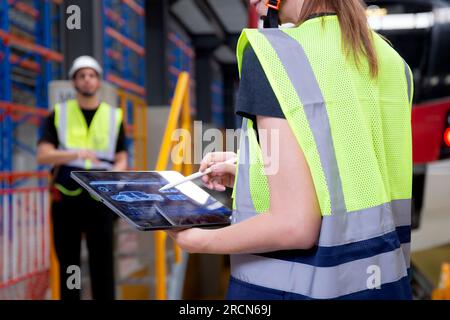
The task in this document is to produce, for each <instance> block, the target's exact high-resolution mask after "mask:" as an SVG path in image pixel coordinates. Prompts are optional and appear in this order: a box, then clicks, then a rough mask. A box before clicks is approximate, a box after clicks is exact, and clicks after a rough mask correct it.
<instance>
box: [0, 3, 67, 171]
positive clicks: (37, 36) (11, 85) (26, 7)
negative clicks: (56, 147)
mask: <svg viewBox="0 0 450 320" xmlns="http://www.w3.org/2000/svg"><path fill="white" fill-rule="evenodd" d="M60 4H61V1H57V0H53V1H50V0H21V1H19V0H0V65H1V68H0V104H1V108H0V119H1V122H0V133H1V138H0V139H1V148H0V171H3V172H13V171H14V159H13V154H14V152H13V151H14V148H18V149H19V150H21V151H23V152H25V153H27V154H30V155H31V156H33V157H34V156H35V146H27V145H25V144H24V143H23V142H21V141H18V140H17V139H16V138H15V137H14V132H15V130H16V129H17V128H18V127H19V126H21V125H23V124H24V123H32V124H36V128H37V127H38V125H39V122H40V121H39V120H40V118H42V117H43V116H44V115H45V111H44V110H46V109H47V108H48V90H47V88H48V83H49V82H50V81H51V80H52V79H55V78H60V77H61V71H62V69H61V62H62V60H63V57H62V55H60V54H59V53H58V52H59V51H60V45H61V41H60V39H59V30H58V29H59V25H60V14H59V11H60V10H59V6H60ZM38 110H40V111H41V112H38ZM39 117H40V118H39Z"/></svg>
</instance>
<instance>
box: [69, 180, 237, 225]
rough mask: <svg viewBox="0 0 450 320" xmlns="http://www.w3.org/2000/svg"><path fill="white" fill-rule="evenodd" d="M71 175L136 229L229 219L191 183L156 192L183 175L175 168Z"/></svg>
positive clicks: (220, 222) (225, 222)
mask: <svg viewBox="0 0 450 320" xmlns="http://www.w3.org/2000/svg"><path fill="white" fill-rule="evenodd" d="M71 176H72V178H73V179H74V180H75V181H77V182H78V183H79V184H80V185H81V186H82V187H83V188H84V189H86V190H87V191H88V192H89V193H90V194H91V195H92V196H93V197H94V198H96V199H98V200H100V201H101V202H103V203H104V204H105V205H107V206H108V207H109V208H110V209H111V210H112V211H114V212H115V213H116V214H118V215H119V216H120V217H122V218H123V219H125V220H126V221H128V222H129V223H130V224H132V225H133V226H134V227H135V228H137V229H139V230H145V231H148V230H164V229H173V228H177V229H181V228H190V227H201V228H213V227H221V226H226V225H229V224H230V221H231V213H232V212H231V210H230V209H228V208H227V207H225V206H224V205H223V204H222V203H220V202H219V201H217V200H216V199H214V198H213V197H211V196H210V195H209V194H208V193H207V192H205V191H204V190H203V189H202V188H200V187H199V186H197V185H196V184H195V183H193V182H186V183H183V184H181V185H179V186H177V187H175V188H172V189H169V190H166V191H159V189H160V188H161V187H163V186H165V185H166V184H168V183H171V182H176V181H179V180H181V179H182V178H183V175H181V174H180V173H178V172H176V171H143V172H102V171H73V172H72V173H71Z"/></svg>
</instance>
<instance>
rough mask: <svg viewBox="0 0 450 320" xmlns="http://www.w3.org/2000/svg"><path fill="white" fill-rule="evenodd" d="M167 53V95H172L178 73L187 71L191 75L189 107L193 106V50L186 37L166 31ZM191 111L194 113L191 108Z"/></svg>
mask: <svg viewBox="0 0 450 320" xmlns="http://www.w3.org/2000/svg"><path fill="white" fill-rule="evenodd" d="M168 41H169V45H168V55H169V57H168V58H169V96H170V97H173V96H174V94H175V88H176V85H177V81H178V78H179V75H180V73H182V72H187V73H189V74H190V75H191V77H192V78H191V81H190V97H191V108H193V107H192V106H195V105H196V104H195V77H193V76H194V75H195V51H194V49H193V46H192V44H191V42H190V40H189V38H188V37H186V36H183V35H182V34H180V33H178V32H174V31H171V32H169V33H168ZM191 113H193V114H194V113H195V110H194V109H192V110H191Z"/></svg>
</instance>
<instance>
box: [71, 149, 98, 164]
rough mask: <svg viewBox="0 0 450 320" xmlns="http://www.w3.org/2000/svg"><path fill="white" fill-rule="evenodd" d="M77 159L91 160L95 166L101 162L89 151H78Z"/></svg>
mask: <svg viewBox="0 0 450 320" xmlns="http://www.w3.org/2000/svg"><path fill="white" fill-rule="evenodd" d="M77 158H78V159H80V160H90V161H92V163H93V164H99V163H100V160H98V158H97V156H96V155H95V153H94V152H92V151H89V150H79V151H77Z"/></svg>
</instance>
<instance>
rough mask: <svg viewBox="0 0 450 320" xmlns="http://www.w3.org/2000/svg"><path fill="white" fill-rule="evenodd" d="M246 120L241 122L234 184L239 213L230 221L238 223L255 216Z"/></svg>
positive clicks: (235, 213) (236, 212)
mask: <svg viewBox="0 0 450 320" xmlns="http://www.w3.org/2000/svg"><path fill="white" fill-rule="evenodd" d="M247 125H248V119H247V118H243V120H242V131H241V137H240V143H239V150H240V151H239V163H238V165H239V169H238V176H237V182H236V188H237V190H239V192H236V195H235V197H236V208H237V209H239V211H234V213H233V217H232V221H233V223H238V222H241V221H243V220H246V219H248V218H251V217H253V216H254V215H255V214H256V209H255V206H254V205H253V201H252V196H251V193H250V188H249V181H250V177H249V172H250V171H249V165H250V157H249V156H250V150H249V146H250V143H249V140H248V128H247Z"/></svg>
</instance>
